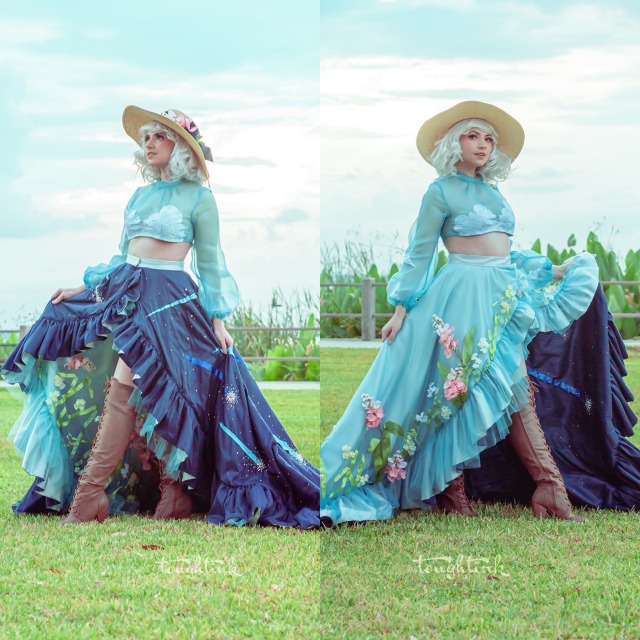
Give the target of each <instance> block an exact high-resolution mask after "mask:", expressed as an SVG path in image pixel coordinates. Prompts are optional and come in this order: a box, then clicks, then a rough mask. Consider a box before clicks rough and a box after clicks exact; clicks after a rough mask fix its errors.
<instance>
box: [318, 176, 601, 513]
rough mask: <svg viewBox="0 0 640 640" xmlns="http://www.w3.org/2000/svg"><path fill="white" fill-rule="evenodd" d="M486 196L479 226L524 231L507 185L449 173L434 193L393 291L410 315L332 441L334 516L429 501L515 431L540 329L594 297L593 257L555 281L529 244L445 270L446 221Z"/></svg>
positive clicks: (326, 473)
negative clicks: (439, 253) (503, 188)
mask: <svg viewBox="0 0 640 640" xmlns="http://www.w3.org/2000/svg"><path fill="white" fill-rule="evenodd" d="M477 205H481V206H483V207H485V208H487V209H489V210H491V211H492V216H489V215H486V214H483V216H484V220H485V222H484V226H477V227H476V229H482V230H483V231H482V232H483V233H485V232H486V231H488V230H491V231H493V230H496V227H495V222H496V221H500V220H502V222H501V223H500V224H503V225H504V226H503V228H502V229H501V230H502V231H503V232H504V233H508V231H509V229H511V228H512V223H509V222H508V220H509V218H510V216H509V215H508V213H509V212H510V211H511V209H510V207H508V205H507V204H506V203H505V201H504V199H503V198H502V196H501V195H500V193H499V192H498V191H497V190H496V189H494V188H493V187H490V186H489V185H484V184H483V183H482V182H481V181H478V180H473V179H472V178H469V180H467V179H465V178H464V177H455V176H449V177H447V178H446V179H440V180H438V181H436V183H434V184H433V185H431V187H430V188H429V190H428V191H427V194H426V195H425V197H424V199H423V203H422V207H421V209H420V214H419V216H418V220H417V222H416V224H415V225H414V227H413V229H412V233H411V236H410V240H411V242H410V246H409V249H408V251H407V257H408V259H405V263H404V264H403V266H402V269H401V270H400V271H399V272H398V274H396V276H397V277H396V276H394V279H393V280H392V282H390V284H389V290H388V293H389V299H390V301H392V302H393V303H394V304H403V305H405V306H406V307H407V308H408V309H409V313H408V314H407V316H406V318H405V320H404V323H403V325H402V329H401V330H400V332H399V333H398V334H397V336H396V338H395V340H394V342H393V343H392V344H391V345H389V344H388V343H385V344H383V345H382V348H381V350H380V353H379V354H378V356H377V358H376V360H375V361H374V363H373V365H372V366H371V368H370V370H369V372H368V373H367V375H366V376H365V378H364V380H363V381H362V383H361V385H360V387H359V388H358V390H357V391H356V393H355V395H354V397H353V398H352V400H351V401H350V403H349V404H348V406H347V408H346V410H345V412H344V414H343V416H342V417H341V418H340V420H339V421H338V423H337V424H336V425H335V427H334V428H333V430H332V432H331V433H330V434H329V436H328V437H327V438H326V440H325V441H324V442H323V443H322V446H321V459H322V465H323V469H322V473H323V476H322V478H323V483H322V487H321V492H322V497H321V515H322V516H323V517H324V518H326V519H327V520H326V521H327V523H329V522H330V523H333V524H337V523H339V522H345V521H350V520H371V519H385V518H390V517H391V516H392V515H393V514H394V513H395V511H396V510H397V509H398V508H402V509H412V508H422V509H428V508H429V507H430V505H431V504H432V502H433V497H434V496H435V495H437V494H438V493H440V492H441V491H443V490H444V489H445V488H446V486H447V484H448V483H449V482H451V480H453V479H454V478H456V477H457V476H458V475H459V474H460V473H461V471H462V470H463V469H465V468H473V467H477V466H478V465H479V456H480V453H481V452H482V451H484V450H485V449H489V448H490V447H492V446H494V445H495V444H496V443H497V442H499V441H500V440H502V439H503V438H505V437H506V435H507V434H508V432H509V426H510V424H511V415H512V414H513V413H514V412H516V411H518V410H519V409H521V408H522V407H523V406H524V405H525V404H526V403H527V401H528V381H527V376H526V371H525V364H524V361H525V357H526V355H527V345H528V344H529V343H530V342H531V340H532V339H533V338H534V337H535V335H537V334H538V333H539V332H540V331H555V332H562V331H564V330H566V329H567V327H568V326H569V325H570V324H571V323H572V322H573V321H574V320H575V319H576V318H579V317H580V316H581V315H582V314H583V313H584V312H585V311H586V309H587V308H588V307H589V304H590V303H591V300H592V298H593V295H594V292H595V290H596V287H597V285H598V268H597V265H596V262H595V260H594V258H593V256H591V255H590V254H581V255H578V256H575V257H573V258H571V259H569V260H568V261H567V270H566V274H565V277H564V278H563V279H562V280H561V281H560V282H558V283H555V284H552V283H550V282H549V280H550V278H549V277H548V276H550V274H551V265H550V263H549V261H548V260H547V259H546V258H544V257H542V256H534V255H533V254H530V253H528V252H523V253H518V252H513V253H512V255H511V256H507V257H497V256H474V255H461V254H452V255H450V256H449V261H448V263H447V264H446V265H445V266H444V267H443V268H442V269H441V270H440V271H439V272H438V273H437V274H436V275H433V274H432V273H431V270H432V266H433V257H434V254H435V249H436V245H437V241H438V236H440V235H442V234H443V229H444V226H445V225H449V228H450V229H451V230H453V227H455V222H456V221H458V222H459V221H460V220H461V219H463V222H464V225H470V224H471V222H470V221H469V219H464V218H462V216H468V214H469V213H470V212H472V211H474V207H476V206H477ZM476 211H477V209H476ZM505 212H506V213H505ZM494 218H495V219H494ZM476 222H477V219H476V220H475V222H473V224H476Z"/></svg>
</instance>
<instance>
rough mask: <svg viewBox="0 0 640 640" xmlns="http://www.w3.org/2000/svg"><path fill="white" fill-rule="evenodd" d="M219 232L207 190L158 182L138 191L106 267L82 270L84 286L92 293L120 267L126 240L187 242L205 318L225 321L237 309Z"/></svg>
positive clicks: (235, 289)
mask: <svg viewBox="0 0 640 640" xmlns="http://www.w3.org/2000/svg"><path fill="white" fill-rule="evenodd" d="M219 232H220V227H219V222H218V208H217V207H216V202H215V199H214V197H213V194H212V193H211V191H209V189H207V188H205V187H203V186H201V185H199V184H197V183H196V182H189V181H187V180H176V181H173V182H168V181H162V180H159V181H157V182H154V183H152V184H150V185H147V186H144V187H140V188H139V189H136V191H135V192H134V194H133V196H132V197H131V200H129V203H128V204H127V207H126V209H125V212H124V228H123V230H122V237H121V239H120V246H119V249H120V253H119V254H117V255H115V256H113V258H112V259H111V261H110V262H109V263H108V264H99V265H97V266H95V267H89V268H87V270H86V271H85V274H84V283H85V285H86V287H87V288H88V289H93V288H94V287H95V286H96V285H98V284H99V283H100V282H101V281H102V280H103V279H104V277H105V276H107V275H108V274H109V273H111V272H112V271H113V270H114V269H115V268H116V267H118V266H119V265H121V264H123V263H124V262H125V260H126V257H127V249H128V247H129V241H130V240H131V239H132V238H137V237H140V236H145V237H149V238H157V239H158V240H164V241H166V242H191V243H192V247H191V270H192V271H193V274H194V275H195V277H196V279H197V281H198V290H199V291H198V296H199V298H200V302H201V303H202V305H203V307H204V308H205V310H206V312H207V313H208V314H209V316H210V317H211V318H226V317H227V316H228V315H229V314H230V313H231V312H232V311H233V310H234V309H235V307H236V306H237V304H238V300H239V294H238V286H237V285H236V282H235V280H234V279H233V276H232V275H231V274H230V273H229V271H228V270H227V266H226V262H225V258H224V253H223V252H222V247H221V246H220V233H219Z"/></svg>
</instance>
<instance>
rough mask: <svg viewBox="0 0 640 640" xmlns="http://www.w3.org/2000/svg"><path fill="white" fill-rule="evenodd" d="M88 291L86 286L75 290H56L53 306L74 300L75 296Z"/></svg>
mask: <svg viewBox="0 0 640 640" xmlns="http://www.w3.org/2000/svg"><path fill="white" fill-rule="evenodd" d="M86 290H87V287H85V286H84V285H81V286H79V287H76V288H75V289H56V290H55V291H54V292H53V295H52V296H51V304H58V302H62V301H63V300H68V299H69V298H73V296H77V295H78V294H79V293H84V292H85V291H86Z"/></svg>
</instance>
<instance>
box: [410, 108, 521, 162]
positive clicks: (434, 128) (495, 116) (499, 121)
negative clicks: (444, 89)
mask: <svg viewBox="0 0 640 640" xmlns="http://www.w3.org/2000/svg"><path fill="white" fill-rule="evenodd" d="M468 118H479V119H480V120H486V121H487V122H488V123H489V124H490V125H491V126H493V128H494V129H495V130H496V132H497V134H498V147H499V149H500V150H501V151H503V152H504V153H506V154H507V155H508V156H509V157H510V158H511V160H512V161H513V160H515V159H516V158H517V157H518V154H519V153H520V151H522V147H523V145H524V129H523V128H522V125H521V124H520V123H519V122H518V121H517V120H516V119H515V118H512V117H511V116H510V115H509V114H508V113H507V112H506V111H503V110H502V109H499V108H498V107H494V106H493V105H492V104H487V103H486V102H477V101H475V100H467V101H466V102H460V103H459V104H457V105H455V106H454V107H451V109H447V110H446V111H443V112H442V113H438V114H437V115H435V116H433V118H429V119H428V120H427V121H426V122H425V123H424V124H423V125H422V126H421V127H420V131H418V137H417V139H416V144H417V145H418V151H419V152H420V155H421V156H422V157H423V158H424V159H425V160H426V161H427V162H429V156H430V155H431V154H432V153H433V149H434V148H435V146H436V142H438V140H439V139H440V138H442V136H443V135H444V134H445V133H446V132H447V131H448V130H449V129H450V128H451V127H452V126H453V125H454V124H456V123H458V122H460V121H461V120H467V119H468ZM429 164H431V163H429Z"/></svg>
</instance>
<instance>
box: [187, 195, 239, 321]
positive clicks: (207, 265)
mask: <svg viewBox="0 0 640 640" xmlns="http://www.w3.org/2000/svg"><path fill="white" fill-rule="evenodd" d="M192 222H193V247H192V249H191V271H193V274H194V275H195V277H196V278H197V280H198V288H199V292H198V295H199V298H200V302H201V303H202V306H203V307H204V309H205V311H206V312H207V314H208V315H209V317H211V318H226V317H227V316H228V315H229V314H230V313H232V312H233V310H234V309H235V308H236V306H237V304H238V300H239V298H240V294H239V293H238V285H237V284H236V281H235V280H234V279H233V276H232V275H231V274H230V273H229V271H228V270H227V265H226V262H225V259H224V253H222V247H221V246H220V223H219V221H218V208H217V207H216V201H215V199H214V197H213V194H212V193H211V191H209V190H208V189H204V188H203V190H202V195H201V196H200V200H199V201H198V203H197V205H196V207H195V210H194V212H193V216H192Z"/></svg>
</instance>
